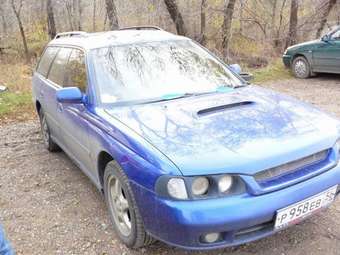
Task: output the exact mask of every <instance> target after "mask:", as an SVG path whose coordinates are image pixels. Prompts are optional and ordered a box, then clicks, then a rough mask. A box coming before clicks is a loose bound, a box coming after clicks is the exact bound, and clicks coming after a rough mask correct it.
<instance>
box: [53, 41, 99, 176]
mask: <svg viewBox="0 0 340 255" xmlns="http://www.w3.org/2000/svg"><path fill="white" fill-rule="evenodd" d="M63 87H77V88H79V89H80V90H81V91H82V93H83V95H84V98H86V97H87V94H88V92H87V74H86V66H85V55H84V52H83V51H82V50H81V49H75V48H74V49H72V52H71V55H70V58H69V61H68V64H67V68H66V70H65V77H64V81H63ZM84 101H85V102H86V99H85V100H84ZM58 113H59V118H60V120H61V123H62V125H61V129H60V130H61V136H62V142H63V144H64V145H65V150H66V152H67V153H68V154H69V155H70V156H71V157H72V158H74V160H75V161H76V162H77V163H78V165H79V166H80V167H81V168H82V170H84V171H85V172H86V174H88V175H89V176H90V177H92V175H93V173H91V172H90V168H91V159H90V150H89V139H88V121H87V118H86V116H87V115H88V109H87V105H86V103H85V104H72V103H63V104H62V105H59V112H58Z"/></svg>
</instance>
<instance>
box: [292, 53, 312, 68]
mask: <svg viewBox="0 0 340 255" xmlns="http://www.w3.org/2000/svg"><path fill="white" fill-rule="evenodd" d="M298 57H303V58H305V59H306V60H307V62H308V64H309V67H310V68H311V69H313V68H312V63H313V61H312V60H313V56H312V54H310V53H308V52H297V53H295V54H294V55H293V57H292V61H291V66H292V65H293V62H294V60H295V59H296V58H298Z"/></svg>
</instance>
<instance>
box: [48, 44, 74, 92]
mask: <svg viewBox="0 0 340 255" xmlns="http://www.w3.org/2000/svg"><path fill="white" fill-rule="evenodd" d="M71 51H72V49H70V48H60V50H59V51H58V54H57V56H56V57H55V59H54V61H53V63H52V66H51V70H50V72H49V74H48V79H49V80H51V81H53V82H54V83H56V84H58V85H60V86H62V85H63V83H64V75H65V68H66V65H67V62H68V59H69V57H70V54H71Z"/></svg>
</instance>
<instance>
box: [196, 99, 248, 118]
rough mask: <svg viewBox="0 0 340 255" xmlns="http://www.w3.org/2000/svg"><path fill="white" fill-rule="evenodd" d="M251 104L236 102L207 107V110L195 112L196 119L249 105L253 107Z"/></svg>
mask: <svg viewBox="0 0 340 255" xmlns="http://www.w3.org/2000/svg"><path fill="white" fill-rule="evenodd" d="M253 104H255V103H254V102H252V101H242V102H237V103H231V104H225V105H218V106H214V107H209V108H206V109H202V110H199V111H198V112H197V116H198V117H204V116H207V115H210V114H215V113H218V112H222V111H226V110H234V109H236V108H240V107H245V106H249V105H253Z"/></svg>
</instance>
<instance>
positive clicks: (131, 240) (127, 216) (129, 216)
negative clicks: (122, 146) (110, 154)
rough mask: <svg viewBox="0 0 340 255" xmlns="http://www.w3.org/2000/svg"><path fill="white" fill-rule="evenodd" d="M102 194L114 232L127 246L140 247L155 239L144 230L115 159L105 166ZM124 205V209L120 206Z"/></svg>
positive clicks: (126, 183)
mask: <svg viewBox="0 0 340 255" xmlns="http://www.w3.org/2000/svg"><path fill="white" fill-rule="evenodd" d="M117 181H118V182H117ZM118 184H120V185H118ZM117 186H118V187H117ZM104 195H105V202H106V205H107V207H108V211H109V214H110V218H111V222H112V224H113V227H114V229H115V232H116V233H117V235H118V237H119V238H120V240H121V241H122V242H123V243H124V244H125V245H126V246H127V247H129V248H135V249H136V248H141V247H143V246H148V245H150V244H152V243H153V242H154V241H155V240H154V239H153V238H152V237H151V236H150V235H148V234H147V233H146V232H145V230H144V224H143V221H142V217H141V215H140V213H139V210H138V207H137V204H136V201H135V198H134V195H133V192H132V189H131V186H130V184H129V180H128V178H127V176H126V175H125V174H124V172H123V170H122V169H121V167H120V166H119V165H118V164H117V163H116V162H115V161H111V162H109V163H108V164H107V165H106V168H105V173H104ZM124 200H125V202H123V201H124ZM117 201H120V202H117ZM126 202H127V205H126ZM126 206H127V209H126V211H125V210H123V209H122V208H125V207H126ZM128 220H130V229H128V225H129V224H128V223H127V221H128Z"/></svg>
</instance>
